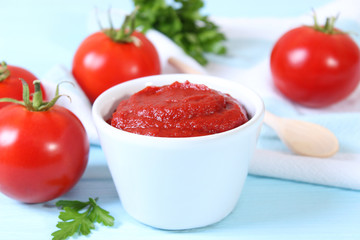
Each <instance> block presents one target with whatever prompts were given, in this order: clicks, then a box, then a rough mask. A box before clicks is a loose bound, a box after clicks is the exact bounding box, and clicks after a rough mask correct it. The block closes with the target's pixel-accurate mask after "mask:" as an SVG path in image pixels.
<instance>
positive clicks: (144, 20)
mask: <svg viewBox="0 0 360 240" xmlns="http://www.w3.org/2000/svg"><path fill="white" fill-rule="evenodd" d="M133 2H134V4H135V6H137V7H139V9H138V13H137V15H136V26H137V27H141V28H142V31H143V32H144V33H145V32H146V31H147V30H149V29H151V28H153V29H156V30H158V31H160V32H162V33H163V34H165V35H166V36H168V37H169V38H170V39H172V40H173V41H174V42H175V43H176V44H177V45H179V46H180V47H181V48H182V49H183V50H184V51H185V52H186V53H187V54H188V55H190V56H191V57H193V58H194V59H195V60H197V61H198V62H199V63H200V64H202V65H206V64H207V62H208V61H207V59H206V57H205V54H206V53H214V54H218V55H223V54H226V47H225V46H224V44H223V43H224V41H225V40H226V37H225V35H224V34H223V33H221V32H220V31H219V29H218V26H217V25H215V24H214V23H213V22H211V21H210V20H209V19H208V17H207V16H203V15H202V14H201V13H200V10H201V8H202V7H203V6H204V2H203V0H174V1H173V2H172V3H173V4H170V3H169V2H170V1H165V0H133ZM167 3H169V4H167Z"/></svg>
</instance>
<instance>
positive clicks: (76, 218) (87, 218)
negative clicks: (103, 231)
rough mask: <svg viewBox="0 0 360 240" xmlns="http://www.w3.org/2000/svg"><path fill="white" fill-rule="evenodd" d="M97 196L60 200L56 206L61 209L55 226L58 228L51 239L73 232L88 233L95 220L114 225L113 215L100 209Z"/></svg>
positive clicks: (60, 239)
mask: <svg viewBox="0 0 360 240" xmlns="http://www.w3.org/2000/svg"><path fill="white" fill-rule="evenodd" d="M96 201H97V198H95V199H93V198H89V201H87V202H81V201H69V200H60V201H58V202H56V206H57V207H60V208H62V209H63V211H61V212H60V214H59V218H60V219H61V220H62V221H61V222H58V224H57V225H56V227H58V228H59V229H60V230H57V231H55V232H53V233H52V234H51V235H52V236H53V240H65V239H67V238H69V237H71V236H73V235H74V234H76V233H77V234H79V235H88V234H90V232H91V230H92V229H95V225H94V223H95V222H98V223H102V224H103V225H105V226H113V225H114V220H115V219H114V217H112V216H111V215H110V214H109V212H108V211H106V210H104V209H102V208H101V207H100V206H99V205H98V204H97V203H96Z"/></svg>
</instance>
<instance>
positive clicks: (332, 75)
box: [270, 16, 360, 108]
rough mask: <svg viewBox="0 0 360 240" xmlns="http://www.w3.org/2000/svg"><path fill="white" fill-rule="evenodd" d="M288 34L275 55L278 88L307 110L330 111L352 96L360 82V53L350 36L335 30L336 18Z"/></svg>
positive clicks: (273, 69) (302, 27)
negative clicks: (320, 108) (322, 108)
mask: <svg viewBox="0 0 360 240" xmlns="http://www.w3.org/2000/svg"><path fill="white" fill-rule="evenodd" d="M314 20H315V25H314V26H301V27H297V28H294V29H292V30H290V31H288V32H287V33H285V34H284V35H283V36H282V37H281V38H280V39H279V40H278V41H277V42H276V44H275V45H274V48H273V50H272V52H271V58H270V68H271V72H272V76H273V81H274V84H275V86H276V87H277V88H278V89H279V90H280V92H281V93H282V94H284V95H285V96H286V97H287V98H289V99H290V100H292V101H294V102H296V103H299V104H301V105H304V106H306V107H313V108H319V107H326V106H329V105H331V104H334V103H336V102H339V101H341V100H343V99H344V98H346V97H347V96H349V95H350V94H351V93H352V92H353V91H354V90H355V89H356V87H357V86H358V84H359V81H360V51H359V47H358V46H357V45H356V43H355V42H354V41H353V40H352V39H351V38H350V37H349V35H348V34H346V33H344V32H342V31H341V30H339V29H337V28H335V27H334V23H335V21H336V18H335V17H331V18H327V20H326V24H325V25H324V26H319V25H318V23H317V21H316V16H314Z"/></svg>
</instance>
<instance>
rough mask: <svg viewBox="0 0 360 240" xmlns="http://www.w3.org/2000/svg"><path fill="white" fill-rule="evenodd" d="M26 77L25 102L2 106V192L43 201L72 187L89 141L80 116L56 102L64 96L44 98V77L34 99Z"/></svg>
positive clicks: (29, 200)
mask: <svg viewBox="0 0 360 240" xmlns="http://www.w3.org/2000/svg"><path fill="white" fill-rule="evenodd" d="M22 81H23V89H24V91H23V97H24V99H23V101H19V100H15V99H9V98H2V99H0V102H9V101H10V102H13V103H15V104H11V105H8V106H5V107H3V108H2V109H0V192H2V193H3V194H5V195H7V196H9V197H10V198H13V199H16V200H19V201H22V202H26V203H39V202H45V201H49V200H52V199H54V198H57V197H59V196H61V195H63V194H64V193H66V192H67V191H69V190H70V189H71V188H72V187H73V186H74V185H75V184H76V183H77V182H78V181H79V179H80V177H81V176H82V174H83V172H84V170H85V168H86V165H87V162H88V155H89V141H88V138H87V135H86V132H85V129H84V127H83V125H82V124H81V122H80V120H79V119H78V118H77V117H76V116H75V115H74V114H73V113H72V112H70V111H69V110H67V109H66V108H64V107H61V106H58V105H55V103H56V101H57V99H58V98H59V97H60V96H61V95H59V93H58V89H57V90H56V96H55V98H54V99H52V100H51V101H50V102H43V100H42V91H41V88H40V81H38V80H36V81H34V85H35V87H34V88H35V92H34V96H33V100H32V101H30V99H29V93H30V91H29V87H28V84H27V83H26V82H25V81H24V80H22Z"/></svg>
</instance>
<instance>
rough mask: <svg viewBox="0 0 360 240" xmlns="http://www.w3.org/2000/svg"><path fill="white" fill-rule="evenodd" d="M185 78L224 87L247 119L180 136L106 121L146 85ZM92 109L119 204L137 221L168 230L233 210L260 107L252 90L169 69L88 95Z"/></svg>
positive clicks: (211, 220) (256, 132)
mask: <svg viewBox="0 0 360 240" xmlns="http://www.w3.org/2000/svg"><path fill="white" fill-rule="evenodd" d="M186 80H189V81H190V82H192V83H200V84H205V85H206V86H208V87H210V88H212V89H215V90H218V91H221V92H223V93H229V94H230V95H231V96H232V97H234V98H236V99H238V100H239V101H240V102H241V103H242V104H243V105H244V106H245V108H246V110H247V111H248V113H249V115H250V117H251V119H250V120H249V121H248V122H247V123H245V124H244V125H242V126H239V127H237V128H235V129H232V130H230V131H227V132H223V133H218V134H213V135H208V136H201V137H188V138H167V137H150V136H143V135H137V134H133V133H129V132H126V131H122V130H120V129H117V128H114V127H112V126H110V125H109V124H108V123H107V122H106V120H108V119H109V118H110V117H111V114H112V113H113V111H114V110H115V109H116V106H117V104H118V103H119V101H120V100H122V99H124V98H127V97H129V96H130V95H131V94H133V93H135V92H137V91H139V90H141V89H143V88H145V87H146V86H149V85H156V86H162V85H166V84H171V83H173V82H174V81H179V82H184V81H186ZM92 113H93V118H94V121H95V125H96V128H97V131H98V134H99V137H100V143H101V146H102V149H103V151H104V153H105V156H106V159H107V162H108V166H109V169H110V172H111V174H112V178H113V180H114V183H115V186H116V189H117V192H118V194H119V197H120V200H121V202H122V204H123V207H124V209H125V210H126V211H127V212H128V213H129V214H130V215H131V216H133V217H134V218H135V219H137V220H138V221H140V222H142V223H144V224H147V225H150V226H152V227H156V228H161V229H172V230H175V229H188V228H196V227H202V226H206V225H209V224H212V223H215V222H218V221H220V220H221V219H223V218H224V217H226V216H227V215H228V214H229V213H230V212H231V211H232V210H233V209H234V207H235V205H236V203H237V201H238V199H239V196H240V193H241V191H242V188H243V185H244V182H245V178H246V176H247V173H248V163H249V161H250V159H251V157H252V155H253V152H254V150H255V147H256V141H257V138H258V135H259V132H260V128H261V123H262V119H263V115H264V105H263V101H262V100H261V98H260V97H259V96H258V95H257V94H255V93H254V92H253V91H251V90H249V89H248V88H246V87H244V86H242V85H240V84H238V83H235V82H232V81H228V80H225V79H222V78H218V77H211V76H205V75H189V74H169V75H158V76H150V77H144V78H139V79H136V80H132V81H128V82H125V83H122V84H119V85H117V86H114V87H112V88H110V89H109V90H107V91H105V92H104V93H102V94H101V95H100V96H99V97H98V98H97V99H96V101H95V102H94V104H93V109H92Z"/></svg>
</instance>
